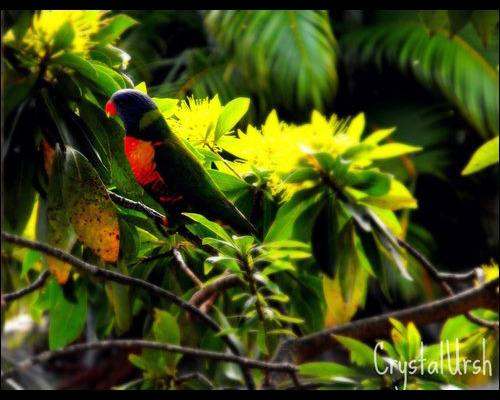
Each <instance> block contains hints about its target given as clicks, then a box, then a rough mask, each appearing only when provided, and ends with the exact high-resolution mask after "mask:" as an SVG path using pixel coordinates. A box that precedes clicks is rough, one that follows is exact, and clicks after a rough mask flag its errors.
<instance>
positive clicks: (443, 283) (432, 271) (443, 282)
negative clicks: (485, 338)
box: [398, 239, 498, 330]
mask: <svg viewBox="0 0 500 400" xmlns="http://www.w3.org/2000/svg"><path fill="white" fill-rule="evenodd" d="M398 244H399V245H400V246H401V247H403V248H404V249H406V250H407V251H408V253H410V254H411V255H412V256H413V258H415V260H417V261H418V262H419V264H420V265H421V266H422V267H424V269H425V270H426V271H427V273H428V274H429V275H430V277H431V278H432V279H433V280H434V282H436V283H437V284H438V285H439V287H440V288H441V290H442V291H443V292H444V293H445V294H447V295H448V296H453V294H454V291H453V289H452V288H451V287H450V285H448V282H447V281H449V280H450V278H451V277H454V278H456V277H455V276H454V274H451V273H441V272H439V271H438V270H437V269H436V267H434V266H433V265H432V264H431V262H430V261H429V260H427V259H426V258H425V256H424V255H423V254H422V253H420V252H419V251H418V250H417V249H415V248H414V247H412V246H411V245H410V244H409V243H407V242H405V241H404V240H402V239H398ZM471 272H474V274H475V275H477V273H476V270H475V269H474V270H472V271H471ZM463 277H464V274H461V276H460V277H459V279H461V278H463ZM465 277H470V274H466V275H465ZM457 280H458V279H457ZM465 316H466V317H467V319H468V320H469V321H471V322H473V323H475V324H477V325H480V326H483V327H485V328H488V329H494V330H498V322H491V321H485V320H483V319H481V318H478V317H476V316H475V315H472V314H471V313H470V312H466V313H465Z"/></svg>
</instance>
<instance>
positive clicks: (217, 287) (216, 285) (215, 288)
mask: <svg viewBox="0 0 500 400" xmlns="http://www.w3.org/2000/svg"><path fill="white" fill-rule="evenodd" d="M241 284H243V282H241V280H240V278H238V276H237V275H236V274H230V275H226V276H224V277H222V278H220V279H217V280H216V281H215V282H212V283H210V284H209V285H206V286H205V287H204V288H202V289H200V290H198V291H197V292H195V293H194V294H193V295H192V296H191V298H190V299H189V304H192V305H193V306H195V307H199V306H200V305H201V304H203V303H204V302H205V301H206V300H208V299H209V298H210V297H211V296H213V295H214V294H215V293H220V292H223V291H224V290H227V289H230V288H232V287H235V286H240V285H241Z"/></svg>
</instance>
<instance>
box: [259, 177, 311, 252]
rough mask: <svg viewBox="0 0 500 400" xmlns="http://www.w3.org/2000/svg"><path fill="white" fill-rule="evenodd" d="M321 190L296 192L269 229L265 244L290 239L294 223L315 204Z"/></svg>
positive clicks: (283, 206) (281, 208) (282, 207)
mask: <svg viewBox="0 0 500 400" xmlns="http://www.w3.org/2000/svg"><path fill="white" fill-rule="evenodd" d="M319 191H320V190H319V188H318V187H315V188H310V189H304V190H301V191H299V192H296V193H295V194H294V195H293V196H292V197H291V198H290V200H288V201H287V202H286V203H285V204H283V205H282V206H281V207H280V209H279V210H278V213H277V215H276V218H275V220H274V222H273V224H272V225H271V228H269V231H268V233H267V235H266V238H265V240H264V241H265V242H266V243H269V242H273V241H276V240H285V239H290V238H291V236H292V233H293V227H294V223H295V222H296V220H297V218H298V217H299V216H300V215H301V214H302V212H304V211H305V210H306V209H307V208H308V206H309V205H311V204H313V203H315V201H316V195H317V194H318V193H319Z"/></svg>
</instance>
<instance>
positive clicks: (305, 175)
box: [283, 168, 319, 183]
mask: <svg viewBox="0 0 500 400" xmlns="http://www.w3.org/2000/svg"><path fill="white" fill-rule="evenodd" d="M318 178H319V173H318V171H317V170H316V169H314V168H301V169H299V170H297V171H294V172H292V173H291V174H290V175H288V176H287V177H286V179H285V180H284V181H283V183H302V182H304V181H308V180H314V179H318Z"/></svg>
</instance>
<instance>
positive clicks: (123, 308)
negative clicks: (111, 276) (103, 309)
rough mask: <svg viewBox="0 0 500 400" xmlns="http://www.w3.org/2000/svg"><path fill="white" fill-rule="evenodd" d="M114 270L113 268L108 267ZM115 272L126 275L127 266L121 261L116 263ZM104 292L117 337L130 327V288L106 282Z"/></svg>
mask: <svg viewBox="0 0 500 400" xmlns="http://www.w3.org/2000/svg"><path fill="white" fill-rule="evenodd" d="M108 268H109V269H111V270H114V267H111V266H108ZM115 272H119V273H121V274H122V275H128V270H127V266H126V265H125V264H124V262H123V261H122V260H120V261H119V262H118V268H117V270H116V271H115ZM106 291H107V294H108V297H109V299H110V302H111V305H112V307H113V311H114V316H115V318H114V323H115V328H116V332H117V334H118V335H122V334H124V333H125V332H127V331H128V330H129V329H130V326H131V325H132V310H131V300H130V287H129V286H126V285H122V284H120V283H116V282H106Z"/></svg>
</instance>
